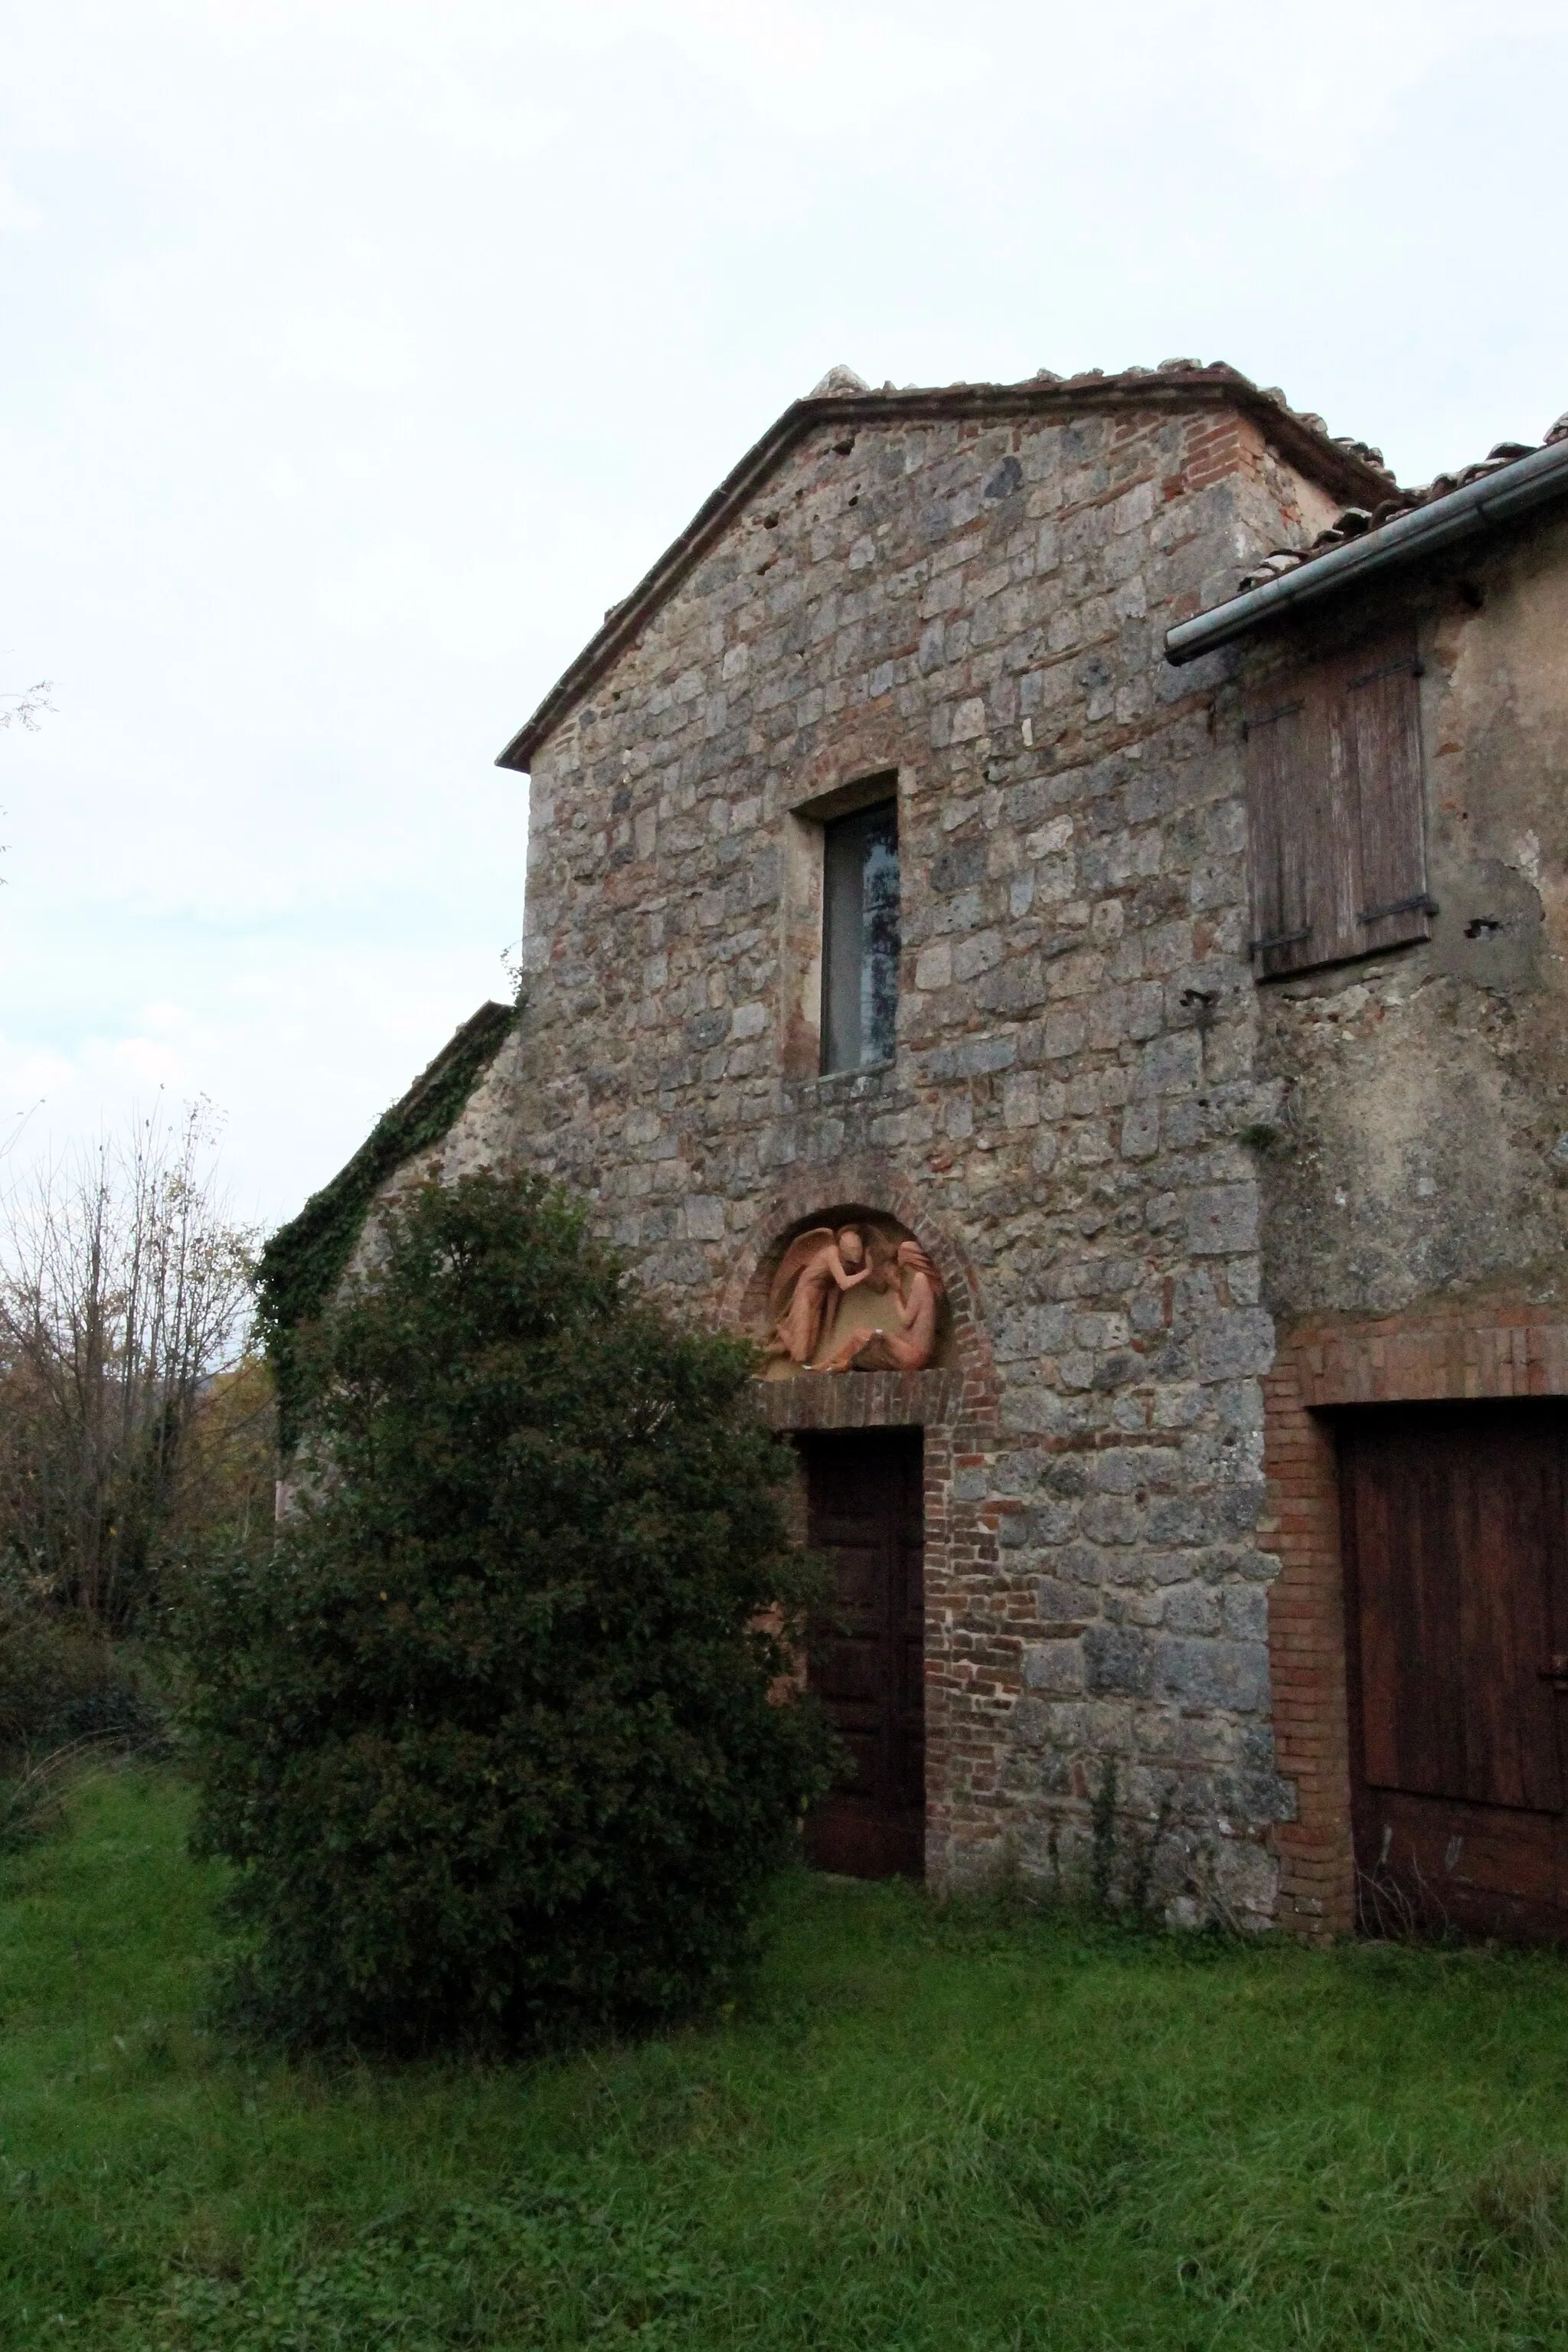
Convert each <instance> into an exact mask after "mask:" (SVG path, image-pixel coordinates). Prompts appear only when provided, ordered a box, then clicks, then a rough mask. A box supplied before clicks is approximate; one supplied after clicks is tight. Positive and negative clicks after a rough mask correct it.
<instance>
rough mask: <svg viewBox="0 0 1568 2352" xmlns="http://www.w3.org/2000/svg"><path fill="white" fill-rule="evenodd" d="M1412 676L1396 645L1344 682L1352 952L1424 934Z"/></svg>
mask: <svg viewBox="0 0 1568 2352" xmlns="http://www.w3.org/2000/svg"><path fill="white" fill-rule="evenodd" d="M1419 678H1420V665H1419V664H1418V663H1417V661H1416V659H1415V653H1414V651H1413V650H1407V649H1404V648H1401V649H1398V650H1395V651H1391V652H1388V653H1385V654H1384V658H1383V659H1382V660H1381V661H1376V660H1374V661H1372V662H1370V663H1368V662H1365V661H1363V663H1362V664H1361V665H1360V666H1359V667H1357V668H1355V669H1353V670H1352V674H1351V675H1350V676H1349V677H1347V679H1346V681H1345V688H1344V696H1343V706H1342V707H1343V710H1344V731H1345V737H1346V740H1347V744H1348V747H1349V750H1350V754H1351V766H1352V772H1353V781H1354V787H1355V804H1354V810H1353V816H1354V834H1355V840H1356V845H1357V848H1358V851H1359V856H1360V866H1361V873H1360V877H1359V879H1360V886H1361V887H1360V893H1359V897H1360V903H1359V905H1358V906H1356V907H1355V908H1353V909H1352V915H1353V919H1354V945H1353V947H1352V948H1350V949H1349V950H1347V952H1349V953H1352V954H1356V953H1361V954H1364V953H1366V952H1367V951H1368V950H1373V949H1376V948H1392V947H1398V946H1400V945H1402V944H1403V943H1404V942H1405V940H1424V939H1426V938H1427V937H1428V936H1429V934H1430V932H1431V928H1432V926H1431V919H1430V916H1431V901H1430V899H1429V898H1427V896H1426V823H1425V808H1424V800H1423V792H1422V781H1421V709H1420V692H1419V684H1418V681H1419Z"/></svg>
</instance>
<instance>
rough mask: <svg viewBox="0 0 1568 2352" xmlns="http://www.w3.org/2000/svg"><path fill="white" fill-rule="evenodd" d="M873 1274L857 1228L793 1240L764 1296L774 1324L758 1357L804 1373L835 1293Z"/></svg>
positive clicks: (817, 1231)
mask: <svg viewBox="0 0 1568 2352" xmlns="http://www.w3.org/2000/svg"><path fill="white" fill-rule="evenodd" d="M875 1270H876V1269H875V1268H874V1266H873V1265H872V1262H871V1257H870V1254H869V1252H868V1249H867V1246H866V1240H865V1236H864V1234H862V1233H861V1232H860V1229H859V1227H858V1225H846V1226H845V1227H844V1228H843V1230H842V1232H840V1233H837V1234H836V1233H835V1232H834V1230H833V1228H832V1226H831V1225H814V1226H813V1227H812V1229H811V1231H810V1232H809V1233H807V1234H796V1236H795V1240H794V1241H793V1242H791V1244H790V1245H789V1247H788V1249H786V1250H785V1252H784V1256H783V1257H782V1258H781V1259H780V1261H779V1270H778V1272H777V1274H775V1275H774V1276H773V1288H772V1290H771V1291H770V1293H769V1296H768V1308H769V1312H770V1313H771V1314H772V1315H773V1318H774V1322H773V1333H772V1336H771V1337H770V1339H768V1341H767V1344H766V1346H765V1347H764V1348H763V1355H764V1356H787V1357H788V1358H789V1360H790V1361H791V1362H792V1363H795V1364H799V1365H800V1366H801V1367H802V1368H803V1369H804V1368H805V1367H806V1366H808V1365H809V1364H810V1362H811V1360H812V1358H813V1356H814V1355H815V1354H816V1348H817V1342H818V1341H819V1340H820V1339H822V1338H823V1337H824V1336H825V1334H826V1331H828V1330H829V1329H831V1326H832V1315H833V1310H834V1309H835V1308H836V1307H837V1304H838V1297H839V1294H840V1292H842V1291H846V1290H853V1289H855V1288H856V1287H857V1286H858V1284H860V1283H862V1282H868V1281H869V1280H870V1278H871V1276H872V1274H873V1273H874V1271H875Z"/></svg>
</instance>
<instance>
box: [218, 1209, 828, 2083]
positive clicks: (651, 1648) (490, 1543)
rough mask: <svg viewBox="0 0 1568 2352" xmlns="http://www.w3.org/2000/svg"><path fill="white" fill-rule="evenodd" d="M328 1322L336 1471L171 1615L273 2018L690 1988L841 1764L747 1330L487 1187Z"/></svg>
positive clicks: (317, 1364) (561, 2004) (534, 2016)
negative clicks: (634, 1284)
mask: <svg viewBox="0 0 1568 2352" xmlns="http://www.w3.org/2000/svg"><path fill="white" fill-rule="evenodd" d="M308 1344H309V1347H310V1354H311V1358H312V1362H311V1368H310V1371H311V1377H310V1390H311V1392H312V1394H313V1395H314V1397H315V1399H316V1403H315V1407H314V1420H313V1422H312V1424H311V1434H310V1458H311V1460H312V1461H313V1462H314V1464H315V1465H316V1467H315V1472H314V1474H313V1475H311V1476H310V1478H308V1479H307V1480H306V1481H305V1491H304V1492H303V1493H302V1494H301V1496H300V1499H299V1501H298V1503H297V1505H296V1507H295V1509H294V1511H293V1514H292V1516H291V1517H290V1518H289V1520H288V1521H286V1523H285V1525H284V1528H283V1529H282V1531H281V1534H280V1536H279V1539H278V1541H277V1542H276V1544H275V1545H274V1546H271V1547H268V1549H267V1550H266V1551H265V1552H255V1553H252V1554H250V1555H249V1556H240V1557H237V1559H234V1560H233V1561H232V1562H231V1563H230V1564H229V1565H228V1566H227V1567H226V1568H225V1569H224V1570H221V1571H214V1572H212V1573H209V1574H208V1575H207V1576H206V1577H205V1578H204V1579H203V1580H201V1581H200V1582H199V1583H198V1584H197V1585H196V1586H195V1590H194V1593H193V1598H192V1602H191V1606H190V1608H189V1612H188V1617H187V1632H188V1637H189V1649H190V1655H191V1661H192V1666H193V1672H194V1677H195V1696H194V1725H195V1732H196V1736H197V1739H198V1742H199V1745H200V1748H201V1752H202V1753H203V1756H204V1758H205V1765H204V1794H203V1801H202V1807H201V1812H200V1816H199V1826H198V1830H197V1840H198V1846H199V1849H200V1850H201V1851H204V1852H207V1853H223V1854H226V1855H228V1856H229V1857H231V1858H232V1859H233V1860H234V1861H235V1862H236V1863H237V1864H239V1865H240V1866H241V1872H242V1875H241V1879H240V1883H239V1891H238V1895H237V1906H238V1909H239V1912H240V1914H241V1916H242V1917H243V1918H244V1919H245V1920H247V1922H248V1923H249V1925H250V1927H251V1929H252V1931H253V1934H252V1956H251V1958H250V1960H249V1962H248V1972H247V1979H246V1983H247V1998H248V1999H249V2000H251V2001H252V2002H253V2003H254V2005H255V2009H256V2012H257V2014H258V2018H259V2020H260V2021H262V2022H263V2023H264V2024H265V2025H266V2026H267V2027H268V2030H271V2031H273V2032H279V2033H281V2034H282V2035H283V2037H284V2038H285V2039H286V2040H288V2041H289V2042H296V2043H298V2042H328V2043H331V2042H338V2043H342V2042H351V2041H352V2042H360V2043H378V2044H381V2045H383V2046H390V2047H393V2048H405V2049H424V2048H429V2047H432V2046H434V2045H436V2044H437V2043H439V2042H449V2041H451V2040H453V2039H472V2038H474V2037H476V2036H480V2037H491V2038H496V2039H500V2040H504V2041H510V2042H519V2041H523V2040H527V2039H530V2038H533V2037H537V2036H539V2035H541V2034H552V2033H558V2032H562V2031H563V2030H574V2031H580V2030H583V2029H584V2028H590V2029H591V2028H598V2027H603V2026H605V2025H626V2026H633V2027H636V2026H639V2025H644V2024H647V2023H649V2022H651V2021H657V2020H658V2019H661V2018H664V2017H668V2016H669V2015H671V2014H673V2013H676V2012H679V2011H682V2010H684V2009H687V2008H689V2006H690V2005H691V2004H692V2003H693V2002H694V2001H696V2000H700V1999H701V1998H702V1997H704V1996H705V1995H708V1994H710V1993H711V1991H712V1990H714V1988H715V1987H716V1986H717V1985H718V1984H719V1983H720V1982H721V1980H722V1979H723V1978H724V1977H725V1976H726V1974H727V1973H728V1972H729V1971H730V1970H731V1968H732V1967H733V1965H734V1963H735V1962H736V1960H737V1958H738V1957H739V1956H740V1954H741V1953H742V1950H743V1948H744V1947H745V1943H746V1939H747V1935H748V1930H749V1927H750V1924H751V1922H752V1919H753V1916H754V1915H755V1912H756V1909H757V1906H758V1903H759V1900H760V1898H761V1895H762V1893H763V1888H764V1885H765V1883H766V1880H767V1878H768V1876H769V1874H770V1873H771V1872H772V1871H773V1868H774V1867H775V1865H776V1864H778V1862H779V1861H780V1859H781V1858H782V1856H783V1855H784V1853H785V1852H786V1851H787V1849H788V1844H789V1840H790V1835H791V1832H792V1830H793V1828H794V1825H795V1823H796V1822H797V1821H798V1818H799V1816H800V1813H801V1811H802V1810H803V1808H804V1807H805V1804H806V1803H807V1802H808V1801H810V1800H811V1799H812V1798H813V1797H814V1796H815V1795H816V1793H818V1791H819V1790H820V1789H821V1788H822V1787H823V1785H824V1784H825V1779H826V1774H825V1771H824V1768H823V1757H824V1753H825V1738H824V1734H823V1732H822V1729H821V1727H820V1725H819V1724H818V1722H817V1720H816V1717H815V1715H814V1714H813V1712H812V1711H811V1710H810V1709H809V1708H808V1707H806V1706H804V1705H801V1704H797V1703H793V1691H791V1690H790V1689H789V1688H788V1686H787V1685H785V1686H784V1696H786V1697H787V1698H788V1699H789V1700H790V1702H791V1703H780V1694H781V1677H782V1676H783V1675H784V1674H785V1672H786V1669H787V1665H788V1658H787V1654H786V1651H785V1648H784V1636H785V1635H786V1634H787V1633H789V1631H790V1629H791V1628H792V1626H793V1625H794V1624H795V1622H797V1620H798V1615H799V1612H800V1611H801V1609H802V1608H803V1607H804V1606H805V1601H806V1600H807V1598H808V1593H807V1585H806V1570H805V1563H804V1561H803V1559H802V1558H801V1556H800V1555H799V1554H798V1553H796V1552H795V1550H794V1549H792V1548H791V1546H790V1544H789V1542H788V1539H787V1536H786V1530H785V1523H784V1514H783V1510H782V1507H781V1501H780V1495H779V1488H780V1483H781V1480H782V1479H783V1477H784V1474H785V1465H784V1460H783V1458H782V1455H781V1452H780V1449H779V1447H778V1445H777V1444H776V1442H775V1441H774V1440H773V1439H772V1438H770V1437H769V1435H768V1434H767V1433H766V1432H765V1431H764V1430H763V1428H762V1427H761V1426H760V1424H759V1423H757V1421H756V1419H755V1417H754V1415H753V1413H752V1410H751V1408H750V1406H749V1403H748V1401H747V1387H748V1378H749V1374H750V1371H751V1368H752V1366H751V1355H750V1351H749V1350H748V1349H745V1348H744V1347H742V1345H740V1344H739V1343H737V1342H735V1341H733V1340H730V1339H719V1338H715V1337H712V1336H710V1335H707V1334H704V1333H700V1332H696V1331H691V1330H686V1329H682V1328H679V1327H677V1326H676V1325H674V1324H673V1323H672V1322H670V1321H669V1320H668V1318H666V1317H664V1316H662V1315H660V1314H659V1313H658V1312H657V1311H656V1310H655V1309H654V1308H653V1307H651V1306H649V1305H648V1304H647V1302H646V1301H644V1300H642V1299H641V1298H640V1297H638V1296H637V1294H636V1293H635V1292H633V1291H631V1290H630V1289H628V1287H627V1286H626V1280H625V1277H624V1276H623V1273H622V1269H621V1267H620V1266H619V1265H618V1263H617V1262H616V1259H615V1258H614V1256H613V1255H610V1254H609V1253H608V1252H606V1251H605V1250H603V1249H601V1248H599V1247H598V1246H597V1245H595V1244H594V1243H592V1242H591V1241H590V1240H589V1239H588V1238H587V1236H586V1234H585V1233H584V1226H583V1222H582V1218H581V1215H580V1213H579V1212H578V1211H577V1210H576V1209H575V1208H574V1206H573V1205H572V1204H571V1203H570V1202H568V1201H566V1200H565V1199H564V1198H563V1196H562V1195H561V1194H560V1193H558V1192H552V1191H549V1190H547V1189H546V1188H544V1187H543V1186H542V1185H541V1184H539V1183H538V1182H537V1181H533V1180H531V1179H527V1178H521V1177H516V1178H500V1177H495V1176H490V1175H480V1176H473V1177H469V1178H467V1179H465V1180H464V1181H461V1182H460V1183H458V1184H457V1185H455V1186H452V1187H450V1188H444V1187H442V1186H439V1185H437V1184H434V1183H432V1184H428V1185H426V1186H424V1187H422V1188H421V1189H420V1190H418V1191H417V1192H414V1193H413V1194H412V1195H410V1196H409V1197H408V1198H407V1199H406V1200H405V1202H404V1203H403V1204H402V1205H401V1206H400V1207H398V1208H397V1209H396V1210H395V1212H393V1213H391V1214H390V1216H389V1218H388V1220H387V1223H386V1227H385V1233H384V1251H383V1254H382V1255H381V1260H380V1263H379V1265H377V1266H376V1268H375V1269H374V1272H373V1273H371V1274H370V1275H368V1276H356V1277H354V1278H353V1280H351V1282H350V1284H349V1285H348V1286H347V1287H346V1289H345V1290H344V1292H343V1293H342V1294H341V1295H340V1297H339V1299H338V1301H337V1303H336V1305H335V1306H334V1307H333V1308H332V1309H331V1311H330V1312H329V1314H328V1315H327V1317H326V1318H324V1319H323V1321H322V1323H321V1325H320V1326H319V1327H318V1328H316V1330H315V1331H314V1333H313V1334H311V1335H310V1338H309V1341H308ZM769 1611H772V1612H773V1614H772V1615H771V1616H769V1617H766V1618H765V1619H764V1612H769Z"/></svg>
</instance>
